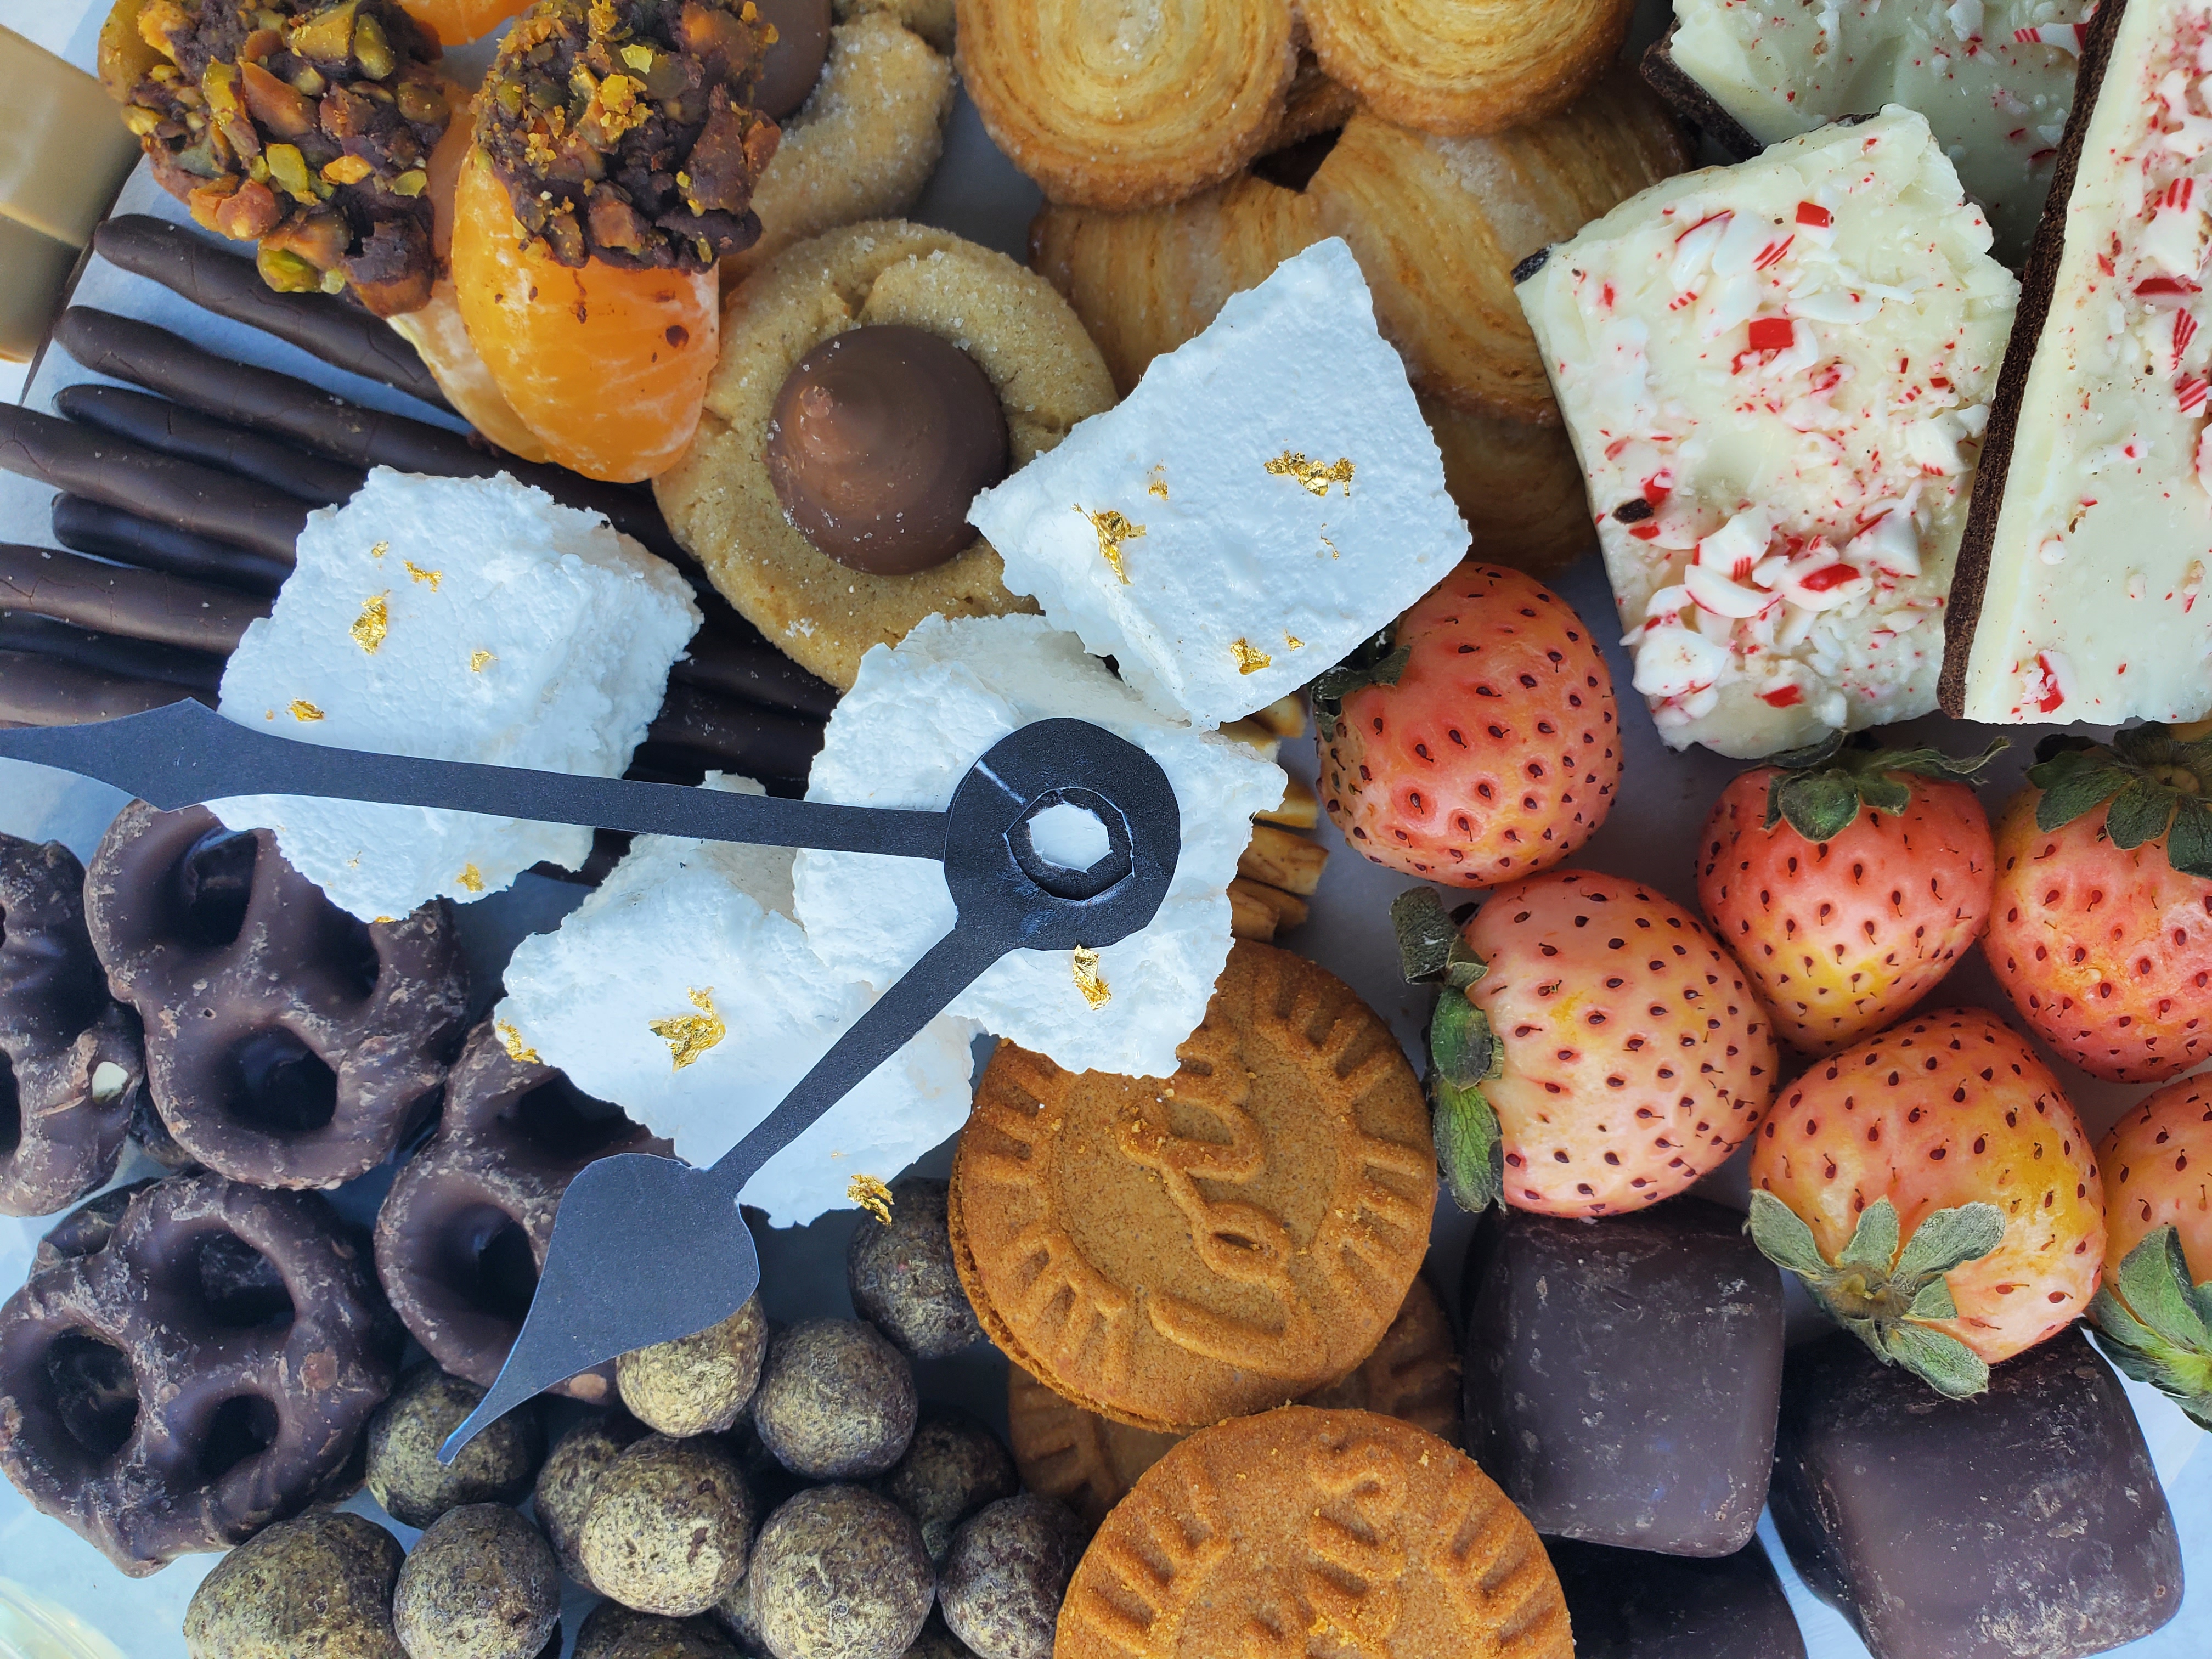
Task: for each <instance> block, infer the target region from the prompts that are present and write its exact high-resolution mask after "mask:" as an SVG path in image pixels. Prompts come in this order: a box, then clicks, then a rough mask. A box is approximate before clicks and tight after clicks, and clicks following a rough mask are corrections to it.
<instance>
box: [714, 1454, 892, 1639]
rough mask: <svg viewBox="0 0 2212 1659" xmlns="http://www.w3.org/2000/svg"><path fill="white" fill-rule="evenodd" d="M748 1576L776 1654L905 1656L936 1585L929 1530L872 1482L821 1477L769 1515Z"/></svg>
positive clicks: (754, 1602) (763, 1632) (757, 1610)
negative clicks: (927, 1547)
mask: <svg viewBox="0 0 2212 1659" xmlns="http://www.w3.org/2000/svg"><path fill="white" fill-rule="evenodd" d="M747 1577H748V1583H749V1584H750V1591H751V1596H752V1606H753V1611H754V1613H755V1614H756V1615H757V1618H758V1619H759V1620H760V1630H761V1635H762V1637H763V1638H764V1639H765V1640H766V1642H767V1644H768V1649H769V1652H770V1653H772V1654H774V1655H775V1659H901V1656H902V1655H903V1654H904V1653H905V1652H906V1650H907V1649H908V1646H909V1645H911V1644H912V1643H913V1641H914V1639H915V1637H917V1636H919V1635H921V1627H922V1624H923V1621H924V1620H927V1618H928V1617H929V1603H930V1598H931V1596H932V1595H933V1593H934V1591H935V1589H936V1578H935V1576H934V1575H933V1573H932V1572H931V1571H930V1570H929V1556H928V1554H927V1552H926V1551H924V1550H923V1548H922V1547H921V1528H919V1527H917V1526H915V1523H914V1519H913V1517H912V1516H909V1515H908V1514H907V1512H906V1511H905V1510H902V1509H901V1508H899V1506H898V1505H897V1504H894V1503H892V1502H891V1501H890V1499H889V1498H884V1497H882V1496H879V1495H878V1494H877V1493H875V1492H870V1491H869V1490H868V1489H867V1488H866V1487H865V1486H816V1487H813V1488H812V1489H811V1490H810V1491H807V1492H801V1493H799V1496H798V1497H796V1498H793V1499H792V1500H791V1501H790V1502H789V1503H787V1504H785V1505H784V1506H783V1507H782V1508H781V1509H780V1510H777V1511H776V1512H775V1514H774V1515H772V1516H769V1518H768V1524H767V1525H766V1526H765V1527H763V1528H761V1535H760V1541H759V1542H758V1543H757V1544H756V1545H755V1546H754V1547H753V1565H752V1571H751V1572H750V1574H749V1575H748V1576H747Z"/></svg>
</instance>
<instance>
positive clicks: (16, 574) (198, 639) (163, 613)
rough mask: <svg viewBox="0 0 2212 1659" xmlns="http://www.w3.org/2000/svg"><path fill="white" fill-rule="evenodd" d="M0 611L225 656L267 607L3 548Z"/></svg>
mask: <svg viewBox="0 0 2212 1659" xmlns="http://www.w3.org/2000/svg"><path fill="white" fill-rule="evenodd" d="M0 610H8V611H27V612H31V613H33V614H36V615H38V616H41V617H57V618H58V619H59V620H61V621H63V622H65V623H76V626H78V627H79V628H88V629H93V630H94V632H96V633H101V634H116V635H122V636H123V637H124V638H125V639H133V640H150V641H157V642H159V643H161V644H163V645H173V646H176V647H179V648H181V649H184V650H187V651H197V652H211V653H215V654H216V655H217V656H227V655H228V654H229V653H230V652H231V651H232V650H233V649H234V647H236V646H237V644H238V640H239V635H241V634H243V633H245V631H246V624H247V623H250V622H252V620H253V619H254V618H255V617H265V616H267V615H268V614H269V602H268V601H267V600H266V599H260V598H258V597H256V596H254V595H251V594H246V593H240V592H237V591H235V590H234V589H232V588H228V587H215V586H210V585H209V584H208V583H206V582H195V581H186V580H183V579H182V578H180V577H177V576H166V575H161V574H155V573H154V572H150V571H145V570H129V569H125V568H122V567H121V566H119V565H112V564H101V563H100V562H98V561H97V560H94V559H87V558H80V557H79V556H77V555H76V554H74V553H57V552H55V551H54V550H52V549H51V548H45V547H23V546H19V545H17V544H14V543H0Z"/></svg>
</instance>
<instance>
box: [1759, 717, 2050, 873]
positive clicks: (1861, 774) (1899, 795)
mask: <svg viewBox="0 0 2212 1659" xmlns="http://www.w3.org/2000/svg"><path fill="white" fill-rule="evenodd" d="M2007 747H2008V744H2006V742H2005V740H2004V739H2003V738H1997V739H1996V741H1995V742H1993V743H1991V744H1990V746H1989V747H1988V748H1987V749H1985V750H1983V751H1982V752H1981V753H1980V754H1978V755H1972V756H1968V757H1964V758H1959V757H1953V756H1950V755H1947V754H1945V753H1943V751H1942V750H1940V749H1877V748H1876V747H1875V746H1874V742H1873V739H1872V738H1863V739H1861V740H1860V741H1859V742H1858V743H1857V744H1854V745H1853V746H1852V747H1850V748H1849V749H1846V748H1845V747H1844V734H1843V733H1842V732H1830V733H1829V734H1828V735H1827V736H1826V737H1825V738H1822V739H1821V740H1820V742H1818V743H1816V744H1810V745H1808V747H1806V748H1803V749H1793V750H1790V751H1789V752H1788V753H1787V754H1783V755H1777V756H1776V757H1774V758H1773V759H1772V760H1771V761H1768V762H1766V763H1765V764H1767V765H1770V766H1772V767H1775V768H1777V769H1778V770H1777V771H1776V773H1775V775H1774V779H1773V781H1772V782H1771V783H1770V784H1768V785H1767V788H1766V824H1765V827H1766V828H1767V829H1772V828H1774V826H1775V825H1776V824H1778V823H1784V822H1786V823H1788V824H1789V825H1790V828H1791V829H1795V830H1796V832H1797V833H1798V834H1799V835H1801V836H1803V837H1804V838H1805V839H1806V840H1807V841H1809V842H1814V843H1815V844H1816V845H1817V844H1819V843H1820V842H1831V841H1833V840H1834V839H1835V838H1836V837H1837V836H1840V835H1842V834H1843V833H1844V830H1846V829H1850V827H1851V825H1852V824H1853V823H1857V821H1858V816H1859V811H1860V809H1861V808H1862V807H1870V808H1872V809H1873V810H1874V811H1877V812H1887V813H1888V814H1889V815H1890V816H1891V817H1897V816H1898V815H1899V814H1900V813H1902V812H1903V811H1905V808H1906V807H1908V806H1910V805H1912V786H1911V784H1909V783H1907V782H1905V778H1906V777H1922V778H1934V779H1936V780H1938V781H1948V782H1954V783H1972V782H1973V781H1976V780H1977V779H1978V777H1979V776H1980V775H1981V774H1982V772H1983V771H1984V769H1986V768H1987V767H1988V766H1989V764H1990V762H1991V761H1993V760H1995V759H1996V757H1998V756H1999V755H2002V753H2004V751H2005V750H2006V748H2007Z"/></svg>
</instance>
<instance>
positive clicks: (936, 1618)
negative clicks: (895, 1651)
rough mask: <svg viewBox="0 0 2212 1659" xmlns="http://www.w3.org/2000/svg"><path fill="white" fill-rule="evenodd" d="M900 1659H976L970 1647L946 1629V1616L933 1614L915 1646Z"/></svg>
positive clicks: (915, 1640) (923, 1627) (915, 1639)
mask: <svg viewBox="0 0 2212 1659" xmlns="http://www.w3.org/2000/svg"><path fill="white" fill-rule="evenodd" d="M899 1659H975V1653H974V1651H973V1650H971V1649H970V1648H969V1645H968V1644H966V1643H965V1642H963V1641H962V1640H961V1639H960V1638H958V1637H957V1636H955V1635H954V1634H953V1633H952V1632H951V1631H949V1630H947V1629H946V1628H945V1615H944V1614H943V1613H934V1612H933V1613H931V1614H930V1615H929V1622H928V1623H927V1624H926V1625H924V1626H922V1627H921V1635H919V1636H917V1637H915V1638H914V1645H913V1646H912V1647H910V1648H908V1650H906V1651H905V1652H904V1653H903V1654H902V1655H901V1656H899Z"/></svg>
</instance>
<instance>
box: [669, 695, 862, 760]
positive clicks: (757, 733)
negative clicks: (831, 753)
mask: <svg viewBox="0 0 2212 1659" xmlns="http://www.w3.org/2000/svg"><path fill="white" fill-rule="evenodd" d="M647 738H648V740H649V741H650V742H651V743H652V744H653V746H654V747H655V748H656V749H659V750H682V751H683V752H684V753H685V754H687V755H690V756H693V757H698V758H700V759H702V760H703V761H705V762H706V763H708V765H711V766H716V767H720V768H721V769H724V770H726V771H731V772H738V773H742V774H744V775H745V776H747V777H777V778H803V777H805V775H806V774H807V772H808V770H809V769H811V767H812V766H813V764H814V757H815V755H816V753H817V751H818V750H820V749H821V747H822V727H821V725H820V724H819V723H818V722H817V721H814V720H807V719H805V718H803V717H801V716H799V715H793V714H780V713H778V712H776V711H775V710H773V709H767V708H754V707H752V706H750V705H749V704H745V703H740V702H727V701H726V700H724V699H723V698H720V697H717V696H713V695H712V694H711V693H706V692H702V691H700V690H696V688H694V687H691V686H688V685H681V684H671V686H670V687H669V688H668V696H667V697H666V699H665V701H664V702H662V703H661V705H660V714H659V718H658V719H657V720H654V721H653V725H652V726H651V728H650V730H649V732H648V733H647Z"/></svg>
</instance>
